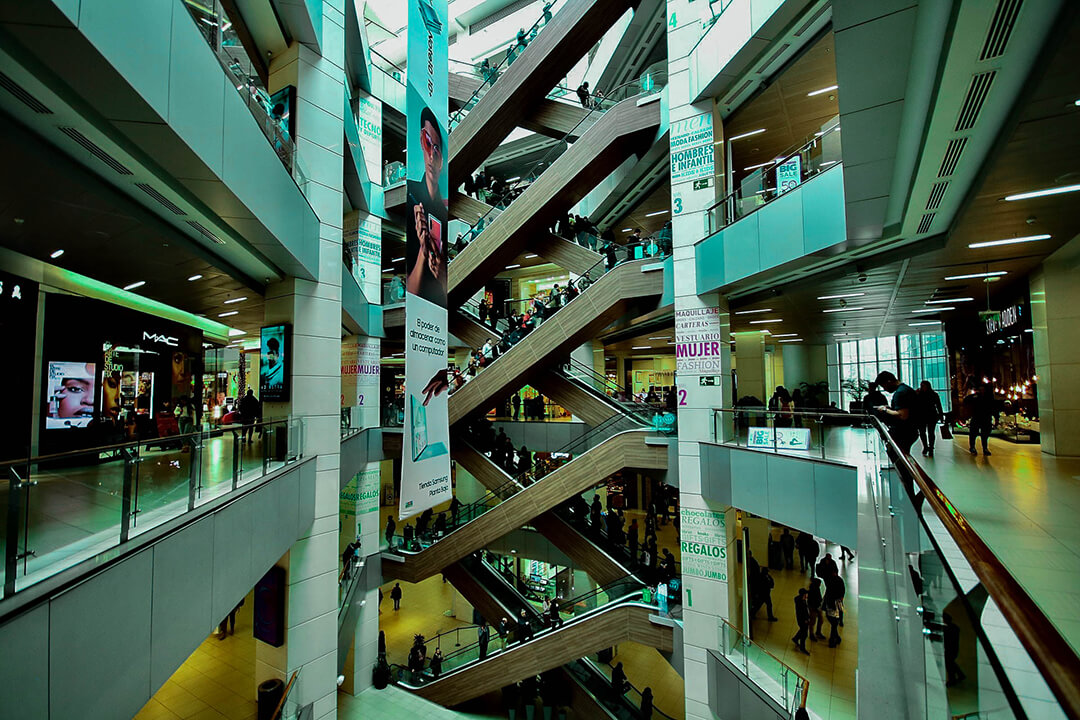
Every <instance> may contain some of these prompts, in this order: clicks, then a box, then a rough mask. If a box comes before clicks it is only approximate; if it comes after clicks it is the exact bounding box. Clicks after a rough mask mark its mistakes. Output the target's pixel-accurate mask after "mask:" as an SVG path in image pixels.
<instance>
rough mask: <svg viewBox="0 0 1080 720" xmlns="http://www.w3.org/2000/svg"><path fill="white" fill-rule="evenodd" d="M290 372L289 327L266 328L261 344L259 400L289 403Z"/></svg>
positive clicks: (262, 332)
mask: <svg viewBox="0 0 1080 720" xmlns="http://www.w3.org/2000/svg"><path fill="white" fill-rule="evenodd" d="M289 372H290V369H289V326H288V325H270V326H268V327H264V328H263V329H262V330H261V331H260V342H259V400H261V401H262V402H284V401H287V400H288V399H289Z"/></svg>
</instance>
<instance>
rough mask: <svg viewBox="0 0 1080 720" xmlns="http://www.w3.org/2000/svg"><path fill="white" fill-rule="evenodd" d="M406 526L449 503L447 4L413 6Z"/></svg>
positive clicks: (432, 0)
mask: <svg viewBox="0 0 1080 720" xmlns="http://www.w3.org/2000/svg"><path fill="white" fill-rule="evenodd" d="M408 2H409V35H408V37H409V42H408V58H409V76H408V86H407V87H406V90H405V93H406V95H405V110H406V113H405V115H406V128H407V130H406V132H407V140H406V151H407V152H406V160H407V162H406V168H405V192H406V201H405V203H406V210H405V217H406V222H405V396H406V397H405V427H404V431H405V432H404V442H402V458H401V504H400V506H399V508H398V515H399V517H400V518H401V519H404V518H407V517H410V516H412V515H415V514H416V513H419V512H422V511H424V510H427V509H428V508H432V507H435V506H436V505H438V504H439V503H442V502H446V501H448V500H449V499H450V496H451V493H452V486H451V481H450V421H449V415H448V412H447V398H448V396H449V393H448V389H449V384H448V382H447V377H446V338H447V313H446V268H447V246H448V245H449V242H448V238H447V232H448V229H447V222H448V220H449V206H448V204H447V197H448V193H447V190H448V184H449V180H448V177H447V163H448V160H447V155H448V154H449V148H448V147H447V132H446V127H447V110H448V105H447V102H448V101H447V96H448V90H449V89H448V79H449V70H448V68H449V61H448V59H447V24H448V23H447V20H448V18H447V0H408Z"/></svg>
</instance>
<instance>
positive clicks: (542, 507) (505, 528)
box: [382, 430, 668, 582]
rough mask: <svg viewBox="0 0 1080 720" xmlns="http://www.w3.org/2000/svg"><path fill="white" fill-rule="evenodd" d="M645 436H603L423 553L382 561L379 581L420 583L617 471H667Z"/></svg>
mask: <svg viewBox="0 0 1080 720" xmlns="http://www.w3.org/2000/svg"><path fill="white" fill-rule="evenodd" d="M648 436H649V432H648V431H646V430H633V431H628V432H623V433H619V434H618V435H615V436H613V437H611V438H608V439H607V440H606V441H605V442H603V443H601V444H600V445H597V446H596V447H594V448H592V449H591V450H589V451H587V452H585V453H583V454H581V455H579V456H578V457H577V458H575V459H574V460H572V461H571V462H569V463H567V464H566V465H563V466H562V467H560V468H558V469H557V470H555V471H554V472H552V473H551V474H549V475H546V476H545V477H543V478H542V479H540V480H538V481H537V482H535V483H533V484H532V485H530V486H528V487H527V488H525V489H524V490H522V491H521V492H519V493H517V494H516V495H514V496H512V497H509V498H507V499H506V500H503V501H502V502H501V503H499V504H498V505H497V506H495V507H494V508H492V509H490V510H488V511H487V512H485V513H484V514H483V515H480V516H479V517H478V518H476V519H475V520H473V521H471V522H468V523H465V524H464V525H462V526H461V527H460V528H458V529H456V530H454V531H453V532H451V533H450V534H449V535H448V536H447V537H445V538H443V539H442V540H439V541H438V542H436V543H435V544H434V545H432V546H430V547H428V548H426V549H424V550H423V551H421V552H419V553H416V554H413V555H406V556H404V558H392V559H390V558H386V559H384V560H383V564H382V568H383V576H384V578H385V579H400V580H406V581H408V582H419V581H420V580H423V579H424V578H427V577H430V576H431V575H434V574H435V573H437V572H440V571H441V570H442V569H443V568H445V567H446V566H447V565H450V564H451V563H454V562H457V561H458V560H460V559H461V558H463V557H465V556H466V555H468V554H469V553H471V552H473V551H475V550H479V549H480V548H482V547H484V546H486V545H487V544H488V543H491V542H493V541H494V540H497V539H498V538H501V537H502V536H503V535H506V534H507V533H509V532H510V531H512V530H516V529H517V528H519V527H521V526H523V525H525V524H526V523H528V522H529V521H530V520H532V519H533V518H535V517H536V516H537V515H540V514H542V513H544V512H547V511H548V510H551V509H552V508H554V507H555V506H556V505H558V504H559V503H561V502H562V501H564V500H565V499H566V498H568V497H570V496H571V495H576V494H580V493H582V492H585V491H586V490H588V489H590V488H592V487H594V486H595V485H596V484H597V483H598V482H601V481H602V480H603V479H604V478H607V477H609V476H611V475H614V474H615V473H616V472H619V471H620V470H623V469H625V468H642V469H666V468H667V460H668V449H667V446H666V445H652V444H649V443H647V442H646V438H647V437H648Z"/></svg>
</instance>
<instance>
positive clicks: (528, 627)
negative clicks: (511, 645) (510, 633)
mask: <svg viewBox="0 0 1080 720" xmlns="http://www.w3.org/2000/svg"><path fill="white" fill-rule="evenodd" d="M532 637H533V629H532V623H531V622H529V615H528V613H526V612H525V611H524V610H522V611H521V615H520V617H519V618H518V643H519V644H520V643H527V642H529V641H530V640H532Z"/></svg>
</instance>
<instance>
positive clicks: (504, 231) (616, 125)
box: [447, 98, 660, 307]
mask: <svg viewBox="0 0 1080 720" xmlns="http://www.w3.org/2000/svg"><path fill="white" fill-rule="evenodd" d="M659 126H660V103H659V102H656V101H653V102H648V103H645V104H643V105H640V106H639V105H638V104H637V101H636V99H635V98H630V99H629V100H624V101H622V102H620V103H618V104H617V105H616V106H615V107H613V108H611V109H610V110H608V111H607V112H606V113H604V115H603V116H602V117H601V118H600V119H599V120H598V121H597V122H596V124H595V125H593V126H592V127H591V128H590V129H589V131H588V132H586V133H585V134H584V135H583V136H582V137H581V139H580V140H578V141H577V142H575V143H574V144H573V145H571V146H570V148H569V149H568V150H567V151H566V152H565V153H563V154H562V155H560V156H559V157H558V158H557V159H556V160H555V162H553V163H552V164H551V165H550V166H549V167H548V168H547V169H546V170H545V171H544V172H543V173H541V174H540V176H539V177H537V178H536V180H535V181H534V182H533V183H532V184H530V185H529V187H527V188H526V189H525V190H524V192H522V193H521V195H520V196H518V197H517V198H516V199H515V200H514V201H513V202H512V203H510V205H509V206H507V208H506V209H505V210H503V211H502V213H500V214H499V216H498V217H496V218H495V219H494V220H492V221H491V223H490V224H489V225H487V226H486V227H485V228H484V231H483V232H482V233H480V234H479V235H478V236H477V237H476V238H475V239H474V240H473V241H472V242H471V243H469V245H468V247H466V248H465V249H464V250H463V251H462V252H461V253H460V254H459V255H458V256H457V257H456V258H454V261H453V262H451V263H450V266H449V268H448V270H447V289H448V293H449V303H450V306H451V307H454V306H456V305H458V304H460V303H461V302H463V301H464V300H466V299H467V298H468V297H470V296H471V295H472V294H473V293H475V292H476V291H477V290H479V289H480V288H481V287H482V286H483V284H484V283H485V282H487V281H488V280H490V279H491V278H493V277H495V275H497V274H498V273H500V272H502V271H503V270H504V269H505V267H506V265H508V264H510V263H512V262H513V259H514V258H516V257H517V256H518V255H519V254H521V253H522V252H525V251H528V252H532V249H531V248H528V247H527V245H528V243H529V242H530V240H531V239H532V238H537V237H546V236H547V235H549V234H550V233H549V230H548V228H549V227H550V225H551V223H552V221H553V220H554V219H556V218H557V217H559V216H560V215H565V214H566V213H567V212H568V211H569V210H570V208H572V207H573V206H574V204H575V203H577V202H578V201H579V200H581V198H583V197H584V196H585V195H586V194H588V193H589V192H590V191H591V190H592V189H593V188H595V187H596V186H597V185H599V184H600V183H601V182H602V181H603V180H604V178H606V177H607V176H608V175H609V174H611V172H612V171H613V170H615V168H616V167H618V165H619V164H620V163H622V162H623V161H624V160H625V159H626V158H627V157H629V156H630V155H631V154H633V153H634V152H638V151H640V150H642V149H644V148H645V147H647V146H648V144H649V143H650V142H652V141H653V139H654V138H655V135H656V131H657V129H658V128H659Z"/></svg>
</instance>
